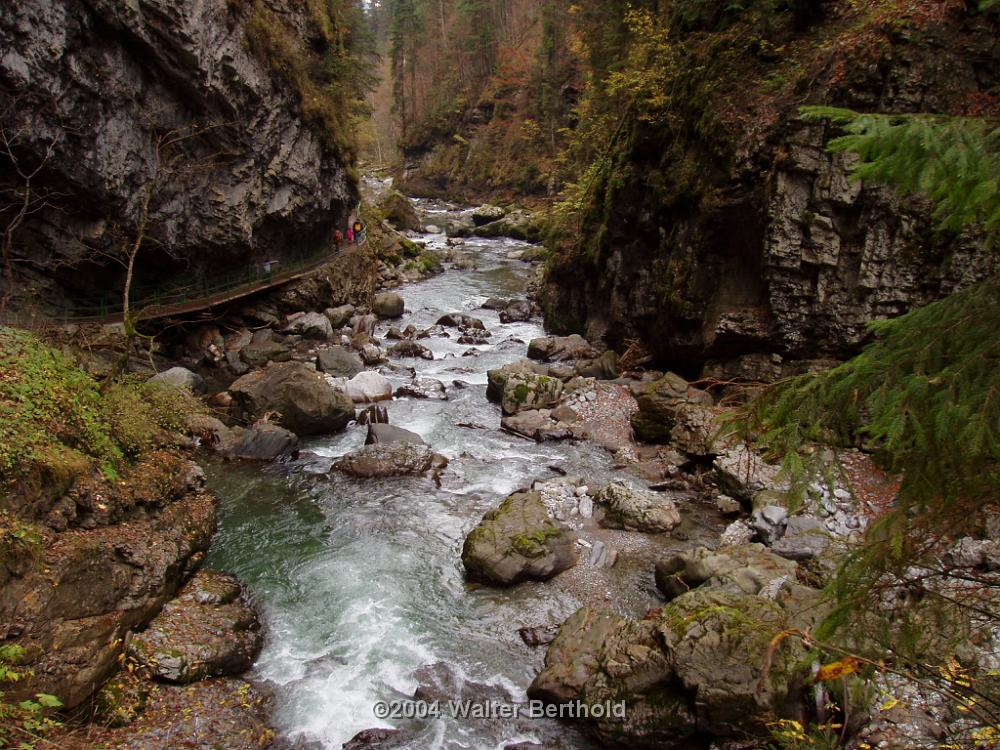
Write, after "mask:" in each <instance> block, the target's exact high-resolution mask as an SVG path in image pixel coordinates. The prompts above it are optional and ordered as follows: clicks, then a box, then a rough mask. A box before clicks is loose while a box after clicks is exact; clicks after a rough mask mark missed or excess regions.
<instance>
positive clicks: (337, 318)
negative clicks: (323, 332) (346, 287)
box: [323, 305, 354, 329]
mask: <svg viewBox="0 0 1000 750" xmlns="http://www.w3.org/2000/svg"><path fill="white" fill-rule="evenodd" d="M323 314H324V315H325V316H326V319H327V320H329V321H330V325H331V326H333V328H334V329H338V328H343V327H344V326H346V325H347V324H348V323H349V322H350V320H351V318H352V317H353V315H354V305H341V306H340V307H328V308H327V309H326V310H324V311H323Z"/></svg>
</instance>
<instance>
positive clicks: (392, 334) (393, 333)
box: [385, 326, 406, 341]
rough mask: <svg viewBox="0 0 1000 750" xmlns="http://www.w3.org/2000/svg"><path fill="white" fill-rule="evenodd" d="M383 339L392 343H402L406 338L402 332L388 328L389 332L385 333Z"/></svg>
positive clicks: (393, 327)
mask: <svg viewBox="0 0 1000 750" xmlns="http://www.w3.org/2000/svg"><path fill="white" fill-rule="evenodd" d="M385 337H386V338H387V339H390V340H392V341H402V340H403V339H405V338H406V336H405V335H404V334H403V332H402V331H401V330H399V328H398V327H396V326H389V330H388V331H386V333H385Z"/></svg>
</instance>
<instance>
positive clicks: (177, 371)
mask: <svg viewBox="0 0 1000 750" xmlns="http://www.w3.org/2000/svg"><path fill="white" fill-rule="evenodd" d="M149 382H150V383H160V384H162V385H168V386H172V387H174V388H184V389H185V390H188V391H191V393H202V392H203V391H204V390H205V381H204V379H203V378H202V377H201V375H198V374H197V373H194V372H191V371H190V370H188V369H187V368H185V367H171V368H170V369H169V370H164V371H163V372H160V373H157V374H156V375H154V376H153V377H151V378H150V379H149Z"/></svg>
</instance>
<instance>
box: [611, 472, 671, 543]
mask: <svg viewBox="0 0 1000 750" xmlns="http://www.w3.org/2000/svg"><path fill="white" fill-rule="evenodd" d="M594 504H595V506H596V508H597V510H596V511H595V517H596V518H597V520H598V523H600V524H601V526H605V527H607V528H611V529H625V530H626V531H644V532H647V533H650V534H659V533H663V532H666V531H671V530H673V529H674V528H675V527H676V526H678V525H679V524H680V522H681V514H680V512H679V511H678V510H677V505H676V504H675V503H674V501H673V500H671V499H670V498H668V497H667V496H666V495H664V494H663V493H660V492H651V491H649V490H640V489H637V488H635V487H630V486H629V485H627V484H624V483H622V482H612V483H611V484H609V485H607V486H606V487H604V488H603V489H601V490H599V491H598V492H597V494H596V495H594Z"/></svg>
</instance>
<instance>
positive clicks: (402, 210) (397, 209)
mask: <svg viewBox="0 0 1000 750" xmlns="http://www.w3.org/2000/svg"><path fill="white" fill-rule="evenodd" d="M378 208H379V211H380V212H381V214H382V215H383V216H384V217H385V220H386V221H388V222H389V223H390V224H392V225H393V226H394V227H395V228H396V229H398V230H399V231H401V232H405V231H411V232H419V231H421V230H422V227H421V225H420V217H419V216H418V215H417V210H416V209H415V208H414V207H413V203H412V201H410V199H409V198H407V197H406V196H405V195H403V194H402V193H400V192H399V191H398V190H390V191H389V192H387V193H386V194H385V196H384V197H383V198H382V200H381V201H379V204H378Z"/></svg>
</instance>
